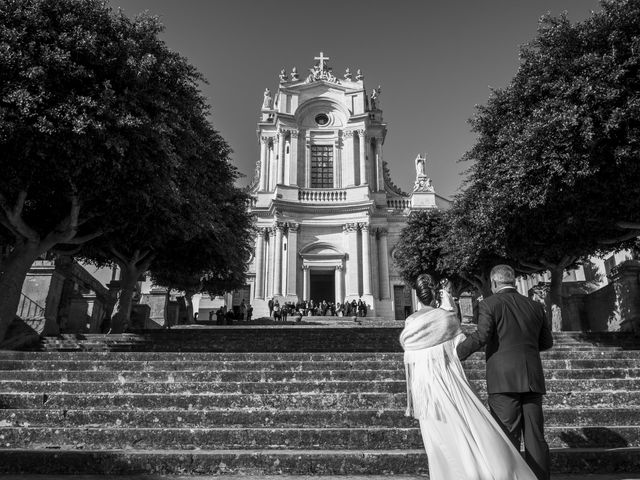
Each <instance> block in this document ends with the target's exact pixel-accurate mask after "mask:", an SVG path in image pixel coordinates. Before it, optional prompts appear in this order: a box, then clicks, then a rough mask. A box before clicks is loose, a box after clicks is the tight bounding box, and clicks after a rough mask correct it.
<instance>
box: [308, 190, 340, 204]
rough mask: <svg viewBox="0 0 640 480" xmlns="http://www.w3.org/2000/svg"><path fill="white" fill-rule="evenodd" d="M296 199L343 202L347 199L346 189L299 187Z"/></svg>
mask: <svg viewBox="0 0 640 480" xmlns="http://www.w3.org/2000/svg"><path fill="white" fill-rule="evenodd" d="M298 200H299V201H301V202H313V203H317V202H344V201H346V200H347V191H346V190H337V189H330V190H321V189H300V190H298Z"/></svg>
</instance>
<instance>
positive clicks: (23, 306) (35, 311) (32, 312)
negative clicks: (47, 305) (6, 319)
mask: <svg viewBox="0 0 640 480" xmlns="http://www.w3.org/2000/svg"><path fill="white" fill-rule="evenodd" d="M16 315H18V316H19V317H20V318H34V317H41V316H43V315H44V307H43V306H42V305H38V304H37V303H36V302H34V301H33V300H31V299H30V298H29V297H27V296H26V295H25V294H24V293H22V294H20V303H19V304H18V311H17V312H16Z"/></svg>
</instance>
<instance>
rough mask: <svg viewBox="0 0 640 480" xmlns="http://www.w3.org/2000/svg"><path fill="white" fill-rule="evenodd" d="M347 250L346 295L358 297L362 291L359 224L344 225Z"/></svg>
mask: <svg viewBox="0 0 640 480" xmlns="http://www.w3.org/2000/svg"><path fill="white" fill-rule="evenodd" d="M342 231H343V232H344V236H345V246H346V250H347V271H346V281H347V282H346V283H347V285H346V287H347V288H346V295H347V296H348V297H357V296H358V294H359V291H360V285H359V282H358V224H357V223H346V224H344V225H343V226H342Z"/></svg>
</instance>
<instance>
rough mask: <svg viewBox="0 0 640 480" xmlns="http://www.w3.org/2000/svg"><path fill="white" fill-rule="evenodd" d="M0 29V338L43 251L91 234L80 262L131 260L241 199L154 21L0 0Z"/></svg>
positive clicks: (202, 104)
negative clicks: (2, 254)
mask: <svg viewBox="0 0 640 480" xmlns="http://www.w3.org/2000/svg"><path fill="white" fill-rule="evenodd" d="M0 26H1V27H0V166H1V167H2V170H3V175H2V176H1V177H0V236H1V237H2V239H3V240H2V241H3V243H4V244H5V245H9V255H8V256H7V257H6V258H5V259H4V260H3V262H2V269H1V270H2V271H1V272H0V289H1V290H2V291H3V296H2V298H1V299H0V339H2V338H3V337H4V334H5V331H6V326H7V325H8V322H9V321H11V320H12V319H13V315H14V313H15V310H16V306H17V304H18V301H19V295H20V290H21V287H22V282H23V280H24V276H25V274H26V272H27V270H28V268H29V267H30V265H31V263H32V262H33V260H34V259H35V258H37V257H38V256H39V255H41V254H42V253H44V252H46V251H48V250H51V249H52V248H54V247H55V248H64V249H67V250H68V249H69V248H73V247H74V246H78V245H87V243H88V242H92V243H91V245H92V247H91V249H93V250H91V249H89V251H91V252H93V253H87V255H88V256H93V258H97V257H98V254H97V253H96V252H97V251H98V250H99V248H98V243H101V244H102V246H105V245H108V246H109V247H115V246H117V247H118V249H119V250H118V251H119V252H120V251H122V253H123V255H124V256H125V257H127V259H128V260H129V261H131V260H132V258H133V257H137V259H138V260H142V259H143V258H145V257H144V256H143V253H145V251H148V253H149V254H150V255H156V253H155V252H154V250H155V249H156V248H159V247H160V246H161V244H163V242H164V239H165V238H166V237H163V235H164V234H167V233H168V231H171V233H173V236H174V237H176V236H177V237H179V238H181V239H183V240H184V239H189V238H193V237H195V236H196V235H197V234H199V233H201V232H202V230H203V229H206V228H211V226H214V225H216V224H217V223H219V222H220V218H223V217H224V215H225V211H226V209H227V208H228V207H229V205H232V204H233V203H234V202H236V201H240V202H242V201H243V200H242V194H241V193H240V192H239V191H238V190H237V189H236V188H235V187H234V186H233V181H234V180H235V178H236V177H237V171H236V170H235V168H234V167H233V166H232V165H231V164H230V163H229V159H228V155H229V147H228V145H227V144H226V143H225V142H224V140H223V139H222V138H221V137H220V136H219V135H218V134H217V132H215V131H214V130H213V128H212V127H211V125H210V123H209V120H208V113H209V112H208V106H207V104H206V101H205V99H204V98H203V96H202V95H201V93H200V90H199V85H200V83H201V82H202V81H203V78H202V77H201V75H200V74H199V73H198V72H197V70H196V69H195V68H194V67H193V66H191V65H190V64H189V63H188V62H187V61H186V59H184V58H183V57H181V56H180V55H179V54H177V53H175V52H173V51H171V50H170V49H169V48H168V47H167V45H166V44H165V43H164V42H163V41H162V40H160V39H159V37H158V35H159V33H160V32H161V31H162V25H161V24H160V22H159V21H158V20H157V19H156V18H154V17H152V16H149V15H140V16H138V17H136V18H135V19H130V18H128V17H126V16H125V15H124V14H122V13H120V12H114V11H113V10H112V9H111V8H109V7H108V6H107V5H106V4H105V3H104V2H101V1H98V0H82V1H80V0H25V1H20V2H18V1H13V0H0ZM205 182H206V183H205ZM210 183H213V184H215V185H216V187H217V189H218V190H217V194H216V195H215V196H213V197H211V195H210V193H211V191H212V189H211V188H203V187H204V186H205V185H207V184H210ZM239 225H241V228H244V226H245V225H246V222H240V224H239ZM161 237H162V238H161ZM168 237H169V238H172V236H171V235H169V236H168ZM133 240H136V241H135V242H134V241H133ZM105 252H106V250H104V249H102V254H103V257H102V260H103V261H105V262H107V261H109V258H108V257H105V256H104V253H105ZM109 252H110V253H111V254H113V255H114V257H115V256H116V255H115V254H114V253H113V250H112V249H111V248H110V249H109ZM98 261H100V259H99V258H98Z"/></svg>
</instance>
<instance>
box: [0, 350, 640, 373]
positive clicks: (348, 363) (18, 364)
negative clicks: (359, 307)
mask: <svg viewBox="0 0 640 480" xmlns="http://www.w3.org/2000/svg"><path fill="white" fill-rule="evenodd" d="M621 353H624V352H621ZM463 366H464V368H465V369H469V370H478V369H484V368H486V363H485V361H484V360H467V361H465V362H464V363H463ZM542 366H543V367H544V368H545V369H585V368H589V369H591V368H593V369H607V368H639V366H640V357H639V358H634V357H629V358H603V359H597V358H591V359H568V360H547V359H543V360H542ZM389 368H396V369H402V368H404V367H403V366H402V360H401V359H396V360H393V361H391V360H389V361H360V360H346V359H345V360H344V361H316V362H303V361H268V360H265V361H262V362H257V361H243V360H237V361H228V362H224V361H222V362H218V361H210V362H195V361H194V362H174V361H159V360H158V361H149V362H145V361H133V360H131V361H124V360H123V361H120V360H105V361H93V362H92V361H81V360H56V361H50V362H44V361H37V360H0V371H2V370H33V371H42V372H44V371H49V370H61V371H74V370H85V371H86V370H95V371H104V370H111V371H121V370H138V371H169V370H185V369H189V370H193V371H211V372H218V371H228V370H235V371H240V370H256V369H259V370H261V371H270V370H280V371H292V372H293V371H304V370H376V369H389Z"/></svg>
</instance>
